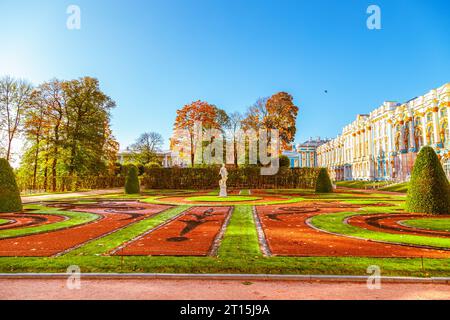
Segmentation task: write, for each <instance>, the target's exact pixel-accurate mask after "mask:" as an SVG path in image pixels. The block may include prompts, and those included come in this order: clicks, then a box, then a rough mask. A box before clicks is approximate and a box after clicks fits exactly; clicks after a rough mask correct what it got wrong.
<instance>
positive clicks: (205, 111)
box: [171, 100, 222, 166]
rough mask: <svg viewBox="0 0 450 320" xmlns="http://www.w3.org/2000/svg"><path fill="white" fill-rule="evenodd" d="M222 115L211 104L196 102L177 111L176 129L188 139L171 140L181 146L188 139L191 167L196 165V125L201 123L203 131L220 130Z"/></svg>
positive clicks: (178, 137) (175, 138)
mask: <svg viewBox="0 0 450 320" xmlns="http://www.w3.org/2000/svg"><path fill="white" fill-rule="evenodd" d="M221 116H222V113H221V110H220V109H218V108H217V107H216V106H214V105H212V104H209V103H208V102H205V101H200V100H198V101H194V102H192V103H190V104H187V105H185V106H184V107H183V108H181V109H179V110H177V117H176V119H175V124H174V129H175V131H177V130H183V131H181V132H183V133H186V134H187V137H182V136H179V135H178V136H177V135H176V136H174V137H173V138H172V140H171V144H172V145H173V144H175V145H176V144H181V143H182V140H184V139H187V140H188V144H189V149H190V151H189V152H190V158H191V159H190V160H191V165H192V166H194V163H195V150H196V145H195V127H194V125H195V123H196V122H201V124H202V127H203V129H210V128H216V129H219V128H220V127H221V125H220V119H221Z"/></svg>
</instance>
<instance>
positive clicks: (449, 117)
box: [447, 99, 450, 146]
mask: <svg viewBox="0 0 450 320" xmlns="http://www.w3.org/2000/svg"><path fill="white" fill-rule="evenodd" d="M447 131H448V137H449V139H448V140H449V141H447V145H449V146H450V99H449V101H447Z"/></svg>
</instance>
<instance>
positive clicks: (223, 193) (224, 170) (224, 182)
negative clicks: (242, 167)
mask: <svg viewBox="0 0 450 320" xmlns="http://www.w3.org/2000/svg"><path fill="white" fill-rule="evenodd" d="M220 176H221V177H222V179H220V181H219V186H220V193H219V197H227V196H228V195H227V180H228V171H227V168H225V164H222V168H220Z"/></svg>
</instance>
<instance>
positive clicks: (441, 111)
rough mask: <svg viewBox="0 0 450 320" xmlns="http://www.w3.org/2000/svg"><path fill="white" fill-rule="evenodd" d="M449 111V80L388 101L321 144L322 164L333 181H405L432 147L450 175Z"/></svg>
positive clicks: (319, 160) (319, 158)
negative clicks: (422, 151) (424, 91)
mask: <svg viewBox="0 0 450 320" xmlns="http://www.w3.org/2000/svg"><path fill="white" fill-rule="evenodd" d="M449 114H450V83H447V84H445V85H443V86H442V87H440V88H437V89H434V90H431V91H430V92H428V93H427V94H425V95H423V96H420V97H417V98H414V99H412V100H410V101H408V102H405V103H403V104H399V103H395V102H385V103H383V105H382V106H380V107H379V108H378V109H375V110H373V111H372V112H371V113H370V114H364V115H358V116H357V117H356V120H355V121H354V122H352V123H351V124H349V125H347V126H346V127H344V129H343V130H342V134H341V135H339V136H338V137H337V138H335V139H333V140H330V141H329V142H327V143H325V144H323V145H321V146H319V147H318V148H317V157H318V164H319V166H321V167H327V168H328V169H329V171H330V174H331V177H332V179H334V180H394V181H406V180H408V179H409V177H410V174H411V170H412V167H413V164H414V160H415V159H416V156H417V153H418V151H419V150H420V148H421V147H422V146H424V145H430V146H432V147H433V148H434V149H435V150H436V152H437V154H438V156H439V158H440V159H441V161H442V164H443V166H444V169H445V171H446V173H447V176H448V177H449V178H450V126H449Z"/></svg>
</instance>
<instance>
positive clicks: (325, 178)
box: [316, 168, 333, 193]
mask: <svg viewBox="0 0 450 320" xmlns="http://www.w3.org/2000/svg"><path fill="white" fill-rule="evenodd" d="M316 192H317V193H330V192H333V185H332V184H331V179H330V176H329V175H328V171H327V169H326V168H321V169H320V170H319V174H318V176H317V180H316Z"/></svg>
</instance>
